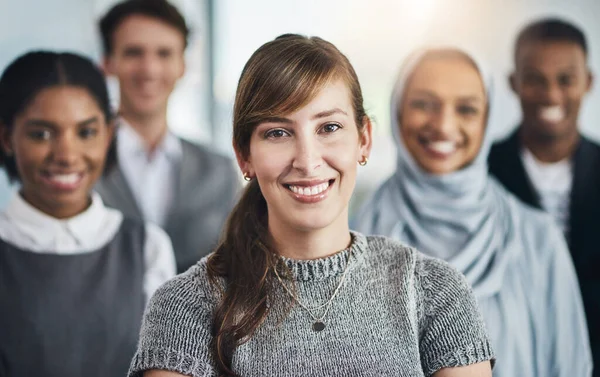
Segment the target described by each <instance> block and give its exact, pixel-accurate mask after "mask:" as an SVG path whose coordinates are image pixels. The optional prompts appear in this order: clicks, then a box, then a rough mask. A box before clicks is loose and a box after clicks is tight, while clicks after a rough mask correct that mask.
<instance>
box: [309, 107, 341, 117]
mask: <svg viewBox="0 0 600 377" xmlns="http://www.w3.org/2000/svg"><path fill="white" fill-rule="evenodd" d="M334 114H344V115H346V116H347V115H348V113H346V112H345V111H344V110H342V109H339V108H337V107H336V108H334V109H331V110H325V111H321V112H320V113H318V114H315V115H313V116H312V118H311V119H313V120H315V119H321V118H327V117H328V116H332V115H334Z"/></svg>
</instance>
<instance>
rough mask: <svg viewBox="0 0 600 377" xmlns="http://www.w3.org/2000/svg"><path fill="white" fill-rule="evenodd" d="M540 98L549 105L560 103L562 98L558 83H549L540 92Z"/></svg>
mask: <svg viewBox="0 0 600 377" xmlns="http://www.w3.org/2000/svg"><path fill="white" fill-rule="evenodd" d="M542 99H543V100H544V102H545V103H547V104H549V105H557V104H560V102H561V99H562V90H561V88H560V85H559V84H558V83H557V82H552V83H549V84H548V85H547V86H546V88H545V90H544V92H543V94H542Z"/></svg>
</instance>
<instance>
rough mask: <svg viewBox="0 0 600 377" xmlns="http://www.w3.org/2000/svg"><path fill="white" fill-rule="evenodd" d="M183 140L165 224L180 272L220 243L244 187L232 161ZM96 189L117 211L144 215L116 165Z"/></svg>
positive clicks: (137, 215)
mask: <svg viewBox="0 0 600 377" xmlns="http://www.w3.org/2000/svg"><path fill="white" fill-rule="evenodd" d="M181 143H182V150H183V157H182V160H181V166H180V171H179V179H178V182H177V185H176V188H175V195H174V199H173V200H174V203H173V205H172V206H171V209H170V211H169V213H168V215H167V221H166V222H165V224H166V225H165V226H164V228H165V231H166V232H167V234H168V235H169V236H170V237H171V241H172V242H173V249H174V251H175V259H176V261H177V272H178V273H181V272H183V271H185V270H187V269H188V268H189V267H190V266H192V265H194V264H195V263H196V262H197V261H198V260H199V259H200V258H201V257H203V256H205V255H207V254H208V253H210V252H211V251H212V250H213V248H214V247H215V246H216V244H217V242H218V239H219V237H220V234H221V229H222V227H223V224H224V223H225V220H226V218H227V216H228V215H229V212H230V211H231V209H232V208H233V205H234V204H235V202H236V201H237V198H238V193H239V189H240V181H239V179H238V177H237V172H236V171H235V168H234V164H233V162H232V161H231V160H230V159H228V158H226V157H224V156H221V155H218V154H216V153H214V152H211V151H209V150H208V149H207V148H205V147H203V146H200V145H197V144H193V143H190V142H188V141H186V140H183V139H182V140H181ZM96 190H97V191H98V193H100V195H101V196H102V199H103V200H104V203H105V204H106V205H107V206H109V207H113V208H116V209H119V210H120V211H121V212H123V213H124V214H125V215H126V216H128V217H133V218H137V219H143V215H142V212H141V210H140V208H139V207H138V204H137V201H136V200H135V198H134V196H133V193H132V191H131V189H130V187H129V185H128V183H127V181H126V179H125V176H124V175H123V172H122V171H121V169H120V168H119V166H118V164H116V165H115V166H114V168H113V169H112V170H111V171H110V172H109V173H108V174H107V175H106V176H104V177H103V178H102V179H101V180H100V181H99V182H98V184H97V186H96Z"/></svg>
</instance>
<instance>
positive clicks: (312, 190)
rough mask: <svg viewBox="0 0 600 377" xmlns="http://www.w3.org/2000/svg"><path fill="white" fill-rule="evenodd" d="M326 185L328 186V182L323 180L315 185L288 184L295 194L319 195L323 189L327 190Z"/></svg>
mask: <svg viewBox="0 0 600 377" xmlns="http://www.w3.org/2000/svg"><path fill="white" fill-rule="evenodd" d="M328 187H329V182H323V183H321V184H318V185H316V186H309V187H306V186H292V185H290V186H289V188H290V190H292V191H293V192H294V193H295V194H298V195H303V196H313V195H319V194H320V193H322V192H323V191H325V190H327V188H328Z"/></svg>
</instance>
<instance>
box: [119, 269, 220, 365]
mask: <svg viewBox="0 0 600 377" xmlns="http://www.w3.org/2000/svg"><path fill="white" fill-rule="evenodd" d="M197 269H198V266H195V267H193V268H192V269H191V270H188V272H186V273H184V274H182V275H179V276H177V277H176V278H175V279H173V280H171V281H169V282H168V283H166V284H164V285H163V286H162V287H161V288H159V289H158V291H156V293H155V294H154V296H153V297H152V299H151V300H150V302H149V303H148V307H147V309H146V313H145V315H144V321H143V323H142V329H141V333H140V340H139V344H138V350H137V352H136V354H135V356H134V358H133V361H132V363H131V368H130V371H129V376H131V377H133V376H136V377H141V376H142V373H143V372H144V371H146V370H151V369H161V370H168V371H172V372H178V373H181V374H183V375H186V376H192V377H211V376H216V374H215V372H214V369H213V367H212V365H211V364H210V362H211V361H212V358H211V353H210V348H209V346H210V344H209V342H210V339H211V334H210V326H211V323H212V311H211V309H210V307H209V305H208V303H207V300H206V298H205V297H204V296H206V288H207V287H205V286H204V285H206V284H201V283H202V281H200V280H198V279H197V278H196V277H195V275H196V272H197Z"/></svg>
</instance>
